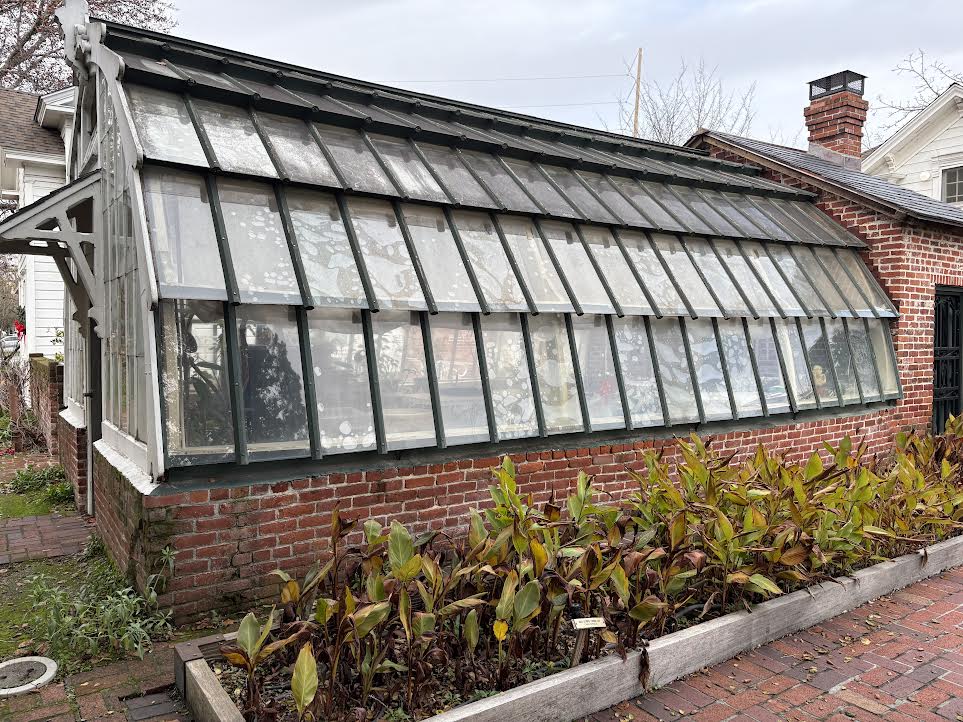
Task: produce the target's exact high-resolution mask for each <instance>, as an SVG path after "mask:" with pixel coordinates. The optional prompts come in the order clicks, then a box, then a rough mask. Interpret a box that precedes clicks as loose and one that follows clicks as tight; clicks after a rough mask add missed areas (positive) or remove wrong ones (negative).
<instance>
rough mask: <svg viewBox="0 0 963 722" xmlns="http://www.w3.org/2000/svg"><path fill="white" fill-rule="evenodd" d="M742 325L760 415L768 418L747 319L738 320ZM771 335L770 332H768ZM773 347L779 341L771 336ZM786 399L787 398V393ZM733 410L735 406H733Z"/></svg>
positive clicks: (764, 392) (764, 391)
mask: <svg viewBox="0 0 963 722" xmlns="http://www.w3.org/2000/svg"><path fill="white" fill-rule="evenodd" d="M739 320H740V322H741V323H742V333H743V335H744V336H745V338H746V348H747V349H749V365H750V366H752V376H753V378H754V379H755V381H756V391H757V392H758V393H759V402H760V403H761V404H762V415H763V416H769V403H768V402H767V401H766V390H765V389H764V388H763V385H762V375H761V374H760V373H759V361H757V360H756V348H755V346H753V343H752V333H750V331H749V319H747V318H742V319H739ZM770 333H771V331H770ZM772 340H773V343H774V345H776V346H778V345H779V341H778V339H776V337H775V336H773V339H772ZM786 398H789V395H788V393H787V395H786ZM733 408H735V405H733Z"/></svg>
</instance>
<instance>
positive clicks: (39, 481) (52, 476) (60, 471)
mask: <svg viewBox="0 0 963 722" xmlns="http://www.w3.org/2000/svg"><path fill="white" fill-rule="evenodd" d="M66 478H67V475H66V473H65V472H64V468H63V467H62V466H61V465H60V464H54V465H53V466H35V465H33V464H30V465H28V466H27V467H26V468H24V469H17V472H16V473H15V474H14V475H13V479H12V480H11V481H10V490H11V491H14V492H16V493H17V494H26V493H28V492H31V491H42V490H44V489H46V488H47V487H48V486H50V485H51V484H56V483H58V482H62V481H64V480H65V479H66Z"/></svg>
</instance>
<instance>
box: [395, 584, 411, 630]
mask: <svg viewBox="0 0 963 722" xmlns="http://www.w3.org/2000/svg"><path fill="white" fill-rule="evenodd" d="M398 616H399V617H400V618H401V626H402V627H404V629H405V639H407V640H408V641H409V642H410V641H411V597H410V596H409V594H408V590H407V589H405V588H404V587H402V588H401V591H400V592H399V593H398Z"/></svg>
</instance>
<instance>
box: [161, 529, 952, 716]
mask: <svg viewBox="0 0 963 722" xmlns="http://www.w3.org/2000/svg"><path fill="white" fill-rule="evenodd" d="M961 564H963V536H959V537H954V538H952V539H947V540H946V541H942V542H938V543H937V544H933V545H932V546H929V547H926V548H924V549H921V550H919V551H917V552H914V553H912V554H906V555H904V556H901V557H898V558H896V559H891V560H888V561H884V562H880V563H879V564H874V565H873V566H871V567H867V568H865V569H861V570H859V571H857V572H854V573H853V574H852V575H851V576H847V577H837V578H836V579H834V580H833V581H831V582H823V583H821V584H818V585H816V586H813V587H808V588H806V589H800V590H798V591H795V592H793V593H791V594H786V595H784V596H781V597H777V598H775V599H770V600H769V601H766V602H762V603H761V604H757V605H755V606H754V607H753V608H752V611H751V612H747V611H740V612H733V613H731V614H727V615H725V616H723V617H719V618H717V619H712V620H710V621H708V622H703V623H702V624H697V625H695V626H693V627H690V628H688V629H683V630H681V631H679V632H673V633H672V634H667V635H666V636H664V637H660V638H658V639H656V640H653V641H652V642H650V643H649V645H648V647H647V648H646V649H645V650H636V651H633V652H630V653H629V654H628V656H627V657H626V659H625V661H624V662H623V661H622V659H621V658H620V657H619V656H618V655H610V656H608V657H603V658H601V659H597V660H594V661H592V662H587V663H585V664H581V665H579V666H578V667H575V668H573V669H569V670H566V671H564V672H559V673H557V674H553V675H551V676H550V677H545V678H544V679H540V680H537V681H535V682H529V683H528V684H524V685H521V686H520V687H516V688H514V689H511V690H508V691H506V692H502V693H501V694H497V695H495V696H493V697H487V698H485V699H481V700H478V701H477V702H472V703H470V704H466V705H462V706H460V707H456V708H454V709H452V710H449V711H447V712H443V713H442V714H439V715H435V716H434V717H430V718H429V719H428V720H426V722H503V720H507V719H524V720H526V721H528V722H558V721H560V720H574V719H577V718H580V717H585V716H587V715H590V714H594V713H595V712H598V711H600V710H603V709H606V708H608V707H611V706H612V705H615V704H618V703H620V702H624V701H625V700H628V699H631V698H633V697H637V696H639V695H640V694H642V693H644V692H645V691H647V690H652V689H656V688H658V687H663V686H665V685H667V684H669V683H670V682H672V681H674V680H676V679H679V678H680V677H684V676H686V675H689V674H692V673H693V672H697V671H699V670H700V669H703V668H704V667H709V666H712V665H714V664H718V663H719V662H724V661H725V660H727V659H731V658H732V657H734V656H736V655H737V654H740V653H742V652H745V651H747V650H750V649H754V648H756V647H759V646H761V645H763V644H767V643H768V642H772V641H774V640H776V639H779V638H780V637H784V636H786V635H787V634H792V633H793V632H797V631H799V630H801V629H806V628H807V627H811V626H813V625H815V624H818V623H819V622H822V621H824V620H826V619H830V618H832V617H836V616H838V615H840V614H843V613H844V612H847V611H849V610H851V609H854V608H855V607H858V606H860V605H861V604H865V603H866V602H869V601H872V600H873V599H877V598H878V597H881V596H883V595H886V594H890V593H892V592H895V591H897V590H899V589H902V588H903V587H906V586H908V585H910V584H913V583H915V582H918V581H920V580H922V579H926V578H927V577H931V576H935V575H937V574H940V573H941V572H943V571H945V570H947V569H950V568H952V567H955V566H959V565H961ZM209 639H210V641H213V638H209ZM218 639H223V637H220V636H219V637H218ZM207 643H208V644H209V643H210V642H207ZM178 646H180V645H178ZM202 646H205V643H204V642H203V641H202V640H197V641H195V642H194V643H193V647H192V648H193V649H194V650H197V649H199V648H200V647H202ZM185 651H186V650H185ZM194 654H197V653H196V652H194ZM644 659H647V661H648V675H647V677H646V679H645V680H644V681H642V680H640V672H641V670H642V663H643V660H644ZM180 665H184V668H185V669H184V673H183V677H186V681H185V682H186V683H185V686H186V688H187V693H186V694H185V699H186V700H187V705H188V707H189V709H190V710H191V711H192V712H193V713H194V715H195V717H196V718H197V720H198V722H236V721H237V720H239V719H240V713H239V712H238V710H237V706H236V705H235V704H234V703H233V701H231V699H230V697H228V695H227V693H226V692H224V690H223V689H221V687H220V684H219V683H218V682H217V678H216V677H215V676H214V673H213V672H212V671H211V669H210V667H209V666H208V664H207V662H206V661H205V660H203V659H202V658H197V657H195V658H194V659H193V660H192V661H185V655H184V654H182V655H181V661H180V663H179V666H180ZM201 667H203V668H204V670H206V673H205V672H203V671H201ZM195 675H199V676H201V677H203V678H204V679H202V680H200V681H192V679H191V678H192V677H194V676H195ZM208 675H209V679H207V676H208ZM183 677H182V676H181V672H180V669H179V670H178V680H179V682H180V679H182V678H183ZM204 680H207V683H206V684H205V683H204ZM210 680H213V685H214V686H215V687H216V689H214V690H211V689H210V686H211V685H210ZM192 685H193V690H194V691H193V694H192V692H191V689H192ZM179 686H180V684H179ZM183 692H184V689H183V688H182V693H183ZM208 693H210V695H211V697H209V698H207V699H204V700H203V701H202V700H201V699H199V696H200V695H202V694H204V695H207V694H208ZM218 693H219V695H223V699H226V700H227V702H228V703H229V704H230V708H231V710H230V711H228V712H225V715H226V716H218V717H212V716H204V715H205V714H208V715H209V713H210V712H213V711H216V710H217V711H219V710H220V709H221V706H220V702H222V701H223V700H221V698H220V696H219V695H218ZM192 696H193V699H192ZM215 703H217V704H215ZM231 715H233V716H231Z"/></svg>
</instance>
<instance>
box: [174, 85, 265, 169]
mask: <svg viewBox="0 0 963 722" xmlns="http://www.w3.org/2000/svg"><path fill="white" fill-rule="evenodd" d="M192 102H193V104H194V109H195V111H196V112H197V120H198V122H199V123H200V124H201V125H202V126H203V128H204V131H205V132H206V133H207V137H208V139H209V140H210V141H211V147H212V148H213V149H214V155H215V157H216V158H217V162H218V164H219V165H220V166H221V168H223V169H224V170H227V171H232V172H234V173H245V174H247V175H259V176H266V177H269V178H277V171H276V170H275V169H274V164H273V163H272V162H271V157H270V156H269V155H268V152H267V150H265V148H264V144H263V143H262V142H261V137H260V136H259V135H258V134H257V131H256V130H255V129H254V122H253V121H252V120H251V116H250V115H249V114H248V112H247V111H246V110H244V109H243V108H239V107H237V106H234V105H223V104H221V103H212V102H210V101H208V100H199V99H196V98H195V99H194V100H193V101H192Z"/></svg>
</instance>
